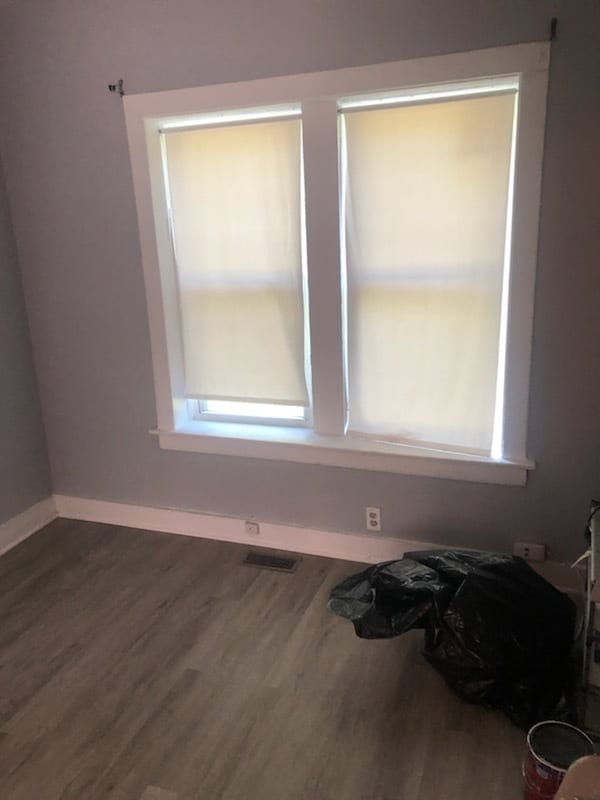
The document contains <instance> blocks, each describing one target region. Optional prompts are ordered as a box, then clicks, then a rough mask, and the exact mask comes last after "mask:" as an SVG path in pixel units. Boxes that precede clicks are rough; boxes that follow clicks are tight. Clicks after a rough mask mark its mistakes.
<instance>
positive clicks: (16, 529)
mask: <svg viewBox="0 0 600 800" xmlns="http://www.w3.org/2000/svg"><path fill="white" fill-rule="evenodd" d="M57 516H58V512H57V510H56V503H55V502H54V497H46V498H45V499H44V500H40V501H39V503H35V505H33V506H30V507H29V508H26V509H25V511H22V512H21V513H20V514H17V515H16V516H14V517H11V518H10V519H9V520H7V521H6V522H3V523H2V524H1V525H0V555H2V554H3V553H6V552H7V551H8V550H12V548H13V547H16V546H17V545H18V544H20V543H21V542H22V541H23V540H24V539H27V538H28V537H29V536H32V535H33V534H34V533H36V532H37V531H39V529H40V528H43V527H44V525H47V524H48V523H49V522H52V520H53V519H56V517H57Z"/></svg>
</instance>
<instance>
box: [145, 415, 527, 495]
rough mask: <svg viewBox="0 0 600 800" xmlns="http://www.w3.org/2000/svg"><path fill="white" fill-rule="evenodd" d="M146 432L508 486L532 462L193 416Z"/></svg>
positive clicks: (211, 449)
mask: <svg viewBox="0 0 600 800" xmlns="http://www.w3.org/2000/svg"><path fill="white" fill-rule="evenodd" d="M151 432H152V433H154V434H156V435H158V438H159V444H160V447H161V449H163V450H181V451H184V452H188V453H189V452H191V453H212V454H215V455H228V456H238V457H244V458H265V459H270V460H274V461H293V462H299V463H303V464H321V465H326V466H333V467H345V468H347V469H361V470H373V471H377V472H392V473H396V474H400V475H419V476H426V477H432V478H448V479H451V480H461V481H476V482H480V483H496V484H505V485H512V486H524V485H525V484H526V482H527V471H528V470H530V469H533V468H534V466H535V465H534V462H533V461H529V460H518V461H517V460H496V459H492V458H487V457H483V456H472V455H463V454H459V453H447V452H443V451H439V450H431V449H427V448H424V447H410V446H408V445H398V444H386V443H384V442H373V441H368V440H364V439H359V438H353V437H351V436H346V437H344V438H342V437H337V436H323V435H321V434H317V433H314V431H310V430H306V429H305V428H286V427H278V426H267V425H242V424H236V423H224V422H205V421H194V422H188V423H187V424H185V425H181V426H180V427H178V428H177V430H173V431H164V430H153V431H151Z"/></svg>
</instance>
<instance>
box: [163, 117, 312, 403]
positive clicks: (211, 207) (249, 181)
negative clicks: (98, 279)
mask: <svg viewBox="0 0 600 800" xmlns="http://www.w3.org/2000/svg"><path fill="white" fill-rule="evenodd" d="M163 136H164V150H165V164H166V173H167V181H168V191H169V194H170V205H171V216H172V229H173V239H174V250H175V260H176V265H177V278H178V285H179V300H180V312H181V331H182V339H183V353H184V368H185V393H186V396H187V397H198V398H207V399H219V400H233V401H243V402H259V403H282V404H289V405H301V406H306V405H307V404H308V396H307V389H306V381H305V353H304V309H303V291H302V235H303V234H302V225H301V181H302V177H301V123H300V120H298V119H288V120H279V121H270V122H252V123H248V124H246V123H244V124H237V125H231V126H225V127H206V128H198V129H195V130H180V131H177V130H173V131H166V132H164V133H163Z"/></svg>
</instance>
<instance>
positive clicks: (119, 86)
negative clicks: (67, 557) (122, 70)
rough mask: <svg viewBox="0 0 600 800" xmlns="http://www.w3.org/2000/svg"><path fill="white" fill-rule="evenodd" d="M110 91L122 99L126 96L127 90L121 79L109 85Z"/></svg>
mask: <svg viewBox="0 0 600 800" xmlns="http://www.w3.org/2000/svg"><path fill="white" fill-rule="evenodd" d="M108 91H109V92H114V93H115V94H118V95H119V96H120V97H123V95H124V94H125V89H124V88H123V78H119V80H118V81H117V82H116V83H109V84H108Z"/></svg>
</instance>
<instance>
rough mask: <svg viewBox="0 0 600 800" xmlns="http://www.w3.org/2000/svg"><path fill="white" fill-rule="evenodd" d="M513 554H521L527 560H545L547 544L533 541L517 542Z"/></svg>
mask: <svg viewBox="0 0 600 800" xmlns="http://www.w3.org/2000/svg"><path fill="white" fill-rule="evenodd" d="M513 556H519V557H520V558H524V559H526V560H527V561H545V560H546V545H545V544H534V543H531V542H515V543H514V544H513Z"/></svg>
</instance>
